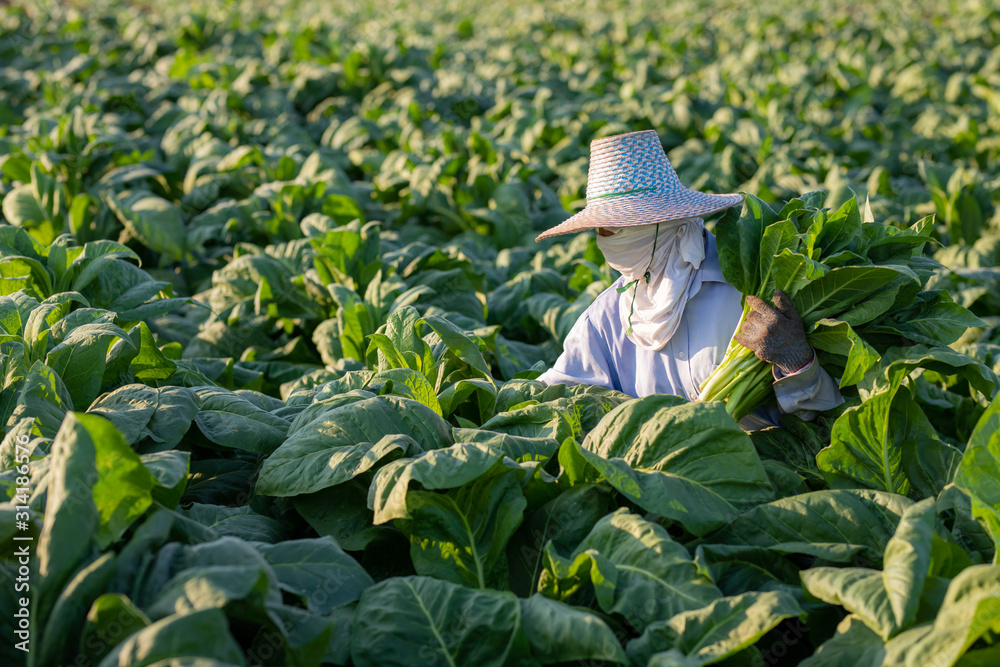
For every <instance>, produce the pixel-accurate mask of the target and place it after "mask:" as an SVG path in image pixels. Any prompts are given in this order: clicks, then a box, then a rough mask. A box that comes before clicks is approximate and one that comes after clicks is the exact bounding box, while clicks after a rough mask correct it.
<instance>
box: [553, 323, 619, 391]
mask: <svg viewBox="0 0 1000 667" xmlns="http://www.w3.org/2000/svg"><path fill="white" fill-rule="evenodd" d="M588 315H589V314H588V313H587V312H586V311H584V313H583V315H581V316H580V318H579V319H577V321H576V323H575V324H574V325H573V328H572V329H570V331H569V333H568V334H566V340H565V341H563V353H562V354H560V355H559V358H558V359H556V363H555V364H553V365H552V368H550V369H549V370H547V371H545V372H544V373H542V374H541V375H539V376H538V378H537V379H538V381H539V382H544V383H545V384H547V385H552V384H596V385H600V386H602V387H607V388H608V389H618V387H617V386H615V373H614V371H613V370H612V368H611V364H610V363H609V359H608V352H607V346H606V345H605V343H604V341H603V340H602V339H601V337H600V335H599V334H598V332H597V329H595V328H594V325H593V323H591V321H590V317H589V316H588Z"/></svg>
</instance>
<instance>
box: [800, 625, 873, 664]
mask: <svg viewBox="0 0 1000 667" xmlns="http://www.w3.org/2000/svg"><path fill="white" fill-rule="evenodd" d="M884 658H885V643H884V642H883V641H882V638H881V637H879V636H878V635H877V634H876V633H875V632H874V631H872V629H871V628H869V627H868V626H867V625H865V624H864V623H862V622H861V620H860V619H859V618H858V617H857V616H847V617H845V618H844V620H843V621H841V622H840V625H838V626H837V632H836V634H834V635H833V637H831V638H830V639H828V640H826V641H825V642H823V643H822V644H820V646H819V648H818V649H816V653H814V654H813V655H812V656H810V657H808V658H806V659H805V660H803V661H802V662H801V663H799V664H800V667H860V666H861V665H881V664H882V660H883V659H884Z"/></svg>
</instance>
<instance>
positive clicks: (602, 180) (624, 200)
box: [535, 130, 743, 241]
mask: <svg viewBox="0 0 1000 667" xmlns="http://www.w3.org/2000/svg"><path fill="white" fill-rule="evenodd" d="M741 201H743V195H741V194H738V193H735V192H733V193H729V194H720V195H715V194H709V193H707V192H698V191H697V190H689V189H688V188H685V187H684V186H683V184H681V181H680V179H679V178H678V177H677V172H675V171H674V168H673V167H672V166H670V160H669V159H667V154H666V153H664V152H663V145H662V144H661V143H660V137H659V135H657V134H656V130H641V131H639V132H628V133H626V134H616V135H613V136H609V137H602V138H600V139H594V140H593V141H592V142H590V167H589V168H588V170H587V205H586V206H585V207H584V209H583V210H582V211H579V212H578V213H576V214H574V215H572V216H570V217H569V218H568V219H566V220H564V221H562V222H561V223H559V224H558V225H556V226H555V227H552V228H550V229H547V230H545V231H544V232H542V233H541V234H539V235H538V236H537V237H535V240H538V241H540V240H542V239H547V238H550V237H552V236H559V235H560V234H570V233H573V232H579V231H583V230H585V229H595V228H597V227H636V226H638V225H651V224H654V223H658V222H663V221H664V220H677V219H679V218H687V217H692V216H701V215H708V214H709V213H714V212H716V211H721V210H723V209H726V208H729V207H730V206H735V205H737V204H739V203H740V202H741Z"/></svg>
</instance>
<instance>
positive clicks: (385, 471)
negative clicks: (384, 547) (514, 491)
mask: <svg viewBox="0 0 1000 667" xmlns="http://www.w3.org/2000/svg"><path fill="white" fill-rule="evenodd" d="M503 456H504V453H503V452H502V451H500V450H499V449H495V448H493V447H491V446H490V445H488V444H480V443H465V442H460V443H456V444H454V445H451V446H450V447H442V448H440V449H432V450H430V451H427V452H424V453H423V454H420V455H419V456H417V457H415V458H408V459H400V460H398V461H393V462H391V463H389V464H388V465H386V466H384V467H383V468H382V469H381V470H379V471H378V473H376V475H375V479H374V480H373V481H372V485H371V487H369V489H368V507H369V508H371V509H373V510H375V523H376V524H381V523H385V522H387V521H390V520H392V519H403V518H406V517H407V516H408V509H407V500H406V499H407V495H408V491H409V489H410V484H411V483H413V482H419V483H420V484H421V485H422V486H423V488H424V489H427V490H433V489H454V488H458V487H460V486H462V485H464V484H467V483H469V482H471V481H473V480H474V479H476V478H478V477H480V476H482V475H484V474H485V473H486V472H487V471H489V470H490V469H491V468H493V467H494V465H498V464H497V462H498V461H500V459H501V458H503ZM499 465H502V464H499Z"/></svg>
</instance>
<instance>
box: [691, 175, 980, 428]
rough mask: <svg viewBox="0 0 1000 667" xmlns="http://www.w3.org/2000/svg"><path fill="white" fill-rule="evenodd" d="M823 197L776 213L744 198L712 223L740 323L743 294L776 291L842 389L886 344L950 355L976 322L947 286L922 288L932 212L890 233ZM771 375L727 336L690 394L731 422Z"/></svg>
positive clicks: (933, 265) (760, 395) (850, 206)
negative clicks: (738, 302)
mask: <svg viewBox="0 0 1000 667" xmlns="http://www.w3.org/2000/svg"><path fill="white" fill-rule="evenodd" d="M825 200H826V194H825V193H823V192H810V193H808V194H805V195H802V196H801V197H797V198H795V199H792V200H791V201H789V202H788V203H787V204H786V205H785V206H784V207H783V208H782V209H781V210H780V211H778V212H775V211H774V210H773V209H772V208H771V207H770V206H768V205H767V204H766V203H765V202H763V201H761V200H760V199H758V198H756V197H754V196H753V195H748V196H747V199H746V202H745V204H744V207H743V210H742V212H741V213H740V214H739V215H736V214H735V211H734V212H733V213H730V214H727V215H726V216H724V217H723V218H722V219H721V220H720V221H719V222H718V224H717V226H716V229H715V232H716V236H717V243H718V249H719V263H720V264H721V266H722V271H723V274H724V275H725V277H726V280H727V281H729V283H730V284H732V285H733V286H735V287H736V288H737V289H739V290H740V292H742V293H743V295H744V299H743V303H744V307H743V315H742V317H741V318H740V327H742V325H743V323H744V321H745V320H746V318H747V315H748V314H749V313H750V310H751V308H750V306H749V304H747V299H746V296H748V295H755V296H757V297H759V298H761V299H764V300H770V298H771V297H772V295H773V293H774V291H775V290H778V289H780V290H783V291H785V292H786V293H787V294H789V295H790V296H791V298H792V302H793V303H794V305H795V308H796V310H797V311H798V312H799V314H800V315H801V317H802V322H803V324H804V326H805V327H806V334H807V338H808V340H809V344H810V345H811V346H812V347H813V348H814V349H816V350H817V351H818V354H819V362H820V363H821V364H822V365H823V367H824V368H826V369H827V370H828V371H830V372H831V374H833V375H834V376H835V377H838V378H839V385H840V387H841V389H842V390H843V389H845V388H848V387H853V386H855V385H857V384H858V383H860V382H861V381H862V380H863V379H864V378H865V375H866V373H867V372H869V371H870V370H871V369H873V368H874V367H875V365H876V364H877V363H878V362H879V360H880V359H882V357H883V355H885V354H886V353H887V352H888V351H889V350H890V349H893V348H908V347H911V346H916V345H922V346H928V347H929V348H931V352H930V354H931V355H933V354H934V351H935V350H936V349H937V348H944V352H950V350H948V349H947V348H946V347H945V346H947V345H949V344H950V343H953V342H955V341H956V340H958V338H959V337H960V336H961V335H962V334H963V333H964V332H965V331H966V329H967V328H968V327H972V326H982V325H983V323H982V321H981V320H980V319H979V318H978V317H976V316H975V315H973V314H972V313H971V312H970V311H969V310H968V309H966V308H965V307H964V306H962V305H960V304H958V303H955V302H954V301H953V300H952V298H951V296H950V295H949V294H948V292H947V291H945V290H927V289H925V287H926V286H927V283H928V281H929V280H930V279H931V277H932V276H934V275H935V271H936V269H937V268H939V267H940V266H941V265H940V264H938V263H937V262H935V261H934V260H932V259H929V258H927V257H924V256H923V254H922V251H923V248H924V246H925V244H927V243H928V242H933V239H932V238H931V237H930V236H928V235H927V232H928V231H929V229H930V227H931V226H932V225H933V216H929V217H926V218H923V219H921V220H919V221H917V222H916V223H915V224H913V225H912V226H910V227H909V228H907V229H898V228H896V227H894V226H891V225H885V224H882V223H879V222H875V221H874V219H873V217H872V215H871V209H870V208H869V207H868V206H867V203H866V206H865V216H864V220H862V216H861V212H860V210H859V207H858V202H857V200H856V199H855V198H853V197H852V198H851V199H849V200H848V201H847V202H846V203H844V204H843V205H842V206H841V207H840V208H838V209H837V210H836V211H831V210H829V209H827V208H823V207H822V203H823V202H824V201H825ZM737 331H739V327H738V328H737ZM942 353H943V352H942ZM902 354H903V355H904V356H905V350H904V352H903V353H902ZM771 372H772V371H771V364H768V363H766V362H764V361H762V360H760V359H758V358H757V357H756V356H755V355H754V353H753V352H752V351H751V350H749V349H747V348H745V347H743V346H742V345H740V344H739V343H738V342H736V340H735V339H734V340H732V342H730V344H729V348H728V349H727V350H726V355H725V358H724V359H723V361H722V363H721V364H720V365H719V367H718V368H716V369H715V371H713V373H712V374H711V375H710V376H709V377H708V378H707V379H706V380H705V382H704V384H703V385H702V387H701V394H700V396H699V400H702V401H718V400H722V401H726V409H727V411H728V412H729V413H730V414H731V415H733V416H734V417H736V418H737V419H740V418H742V417H744V416H745V415H747V414H749V413H750V412H752V411H753V410H755V409H756V408H757V407H758V406H760V405H761V404H762V403H765V402H767V401H768V400H769V399H773V391H772V379H771Z"/></svg>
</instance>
